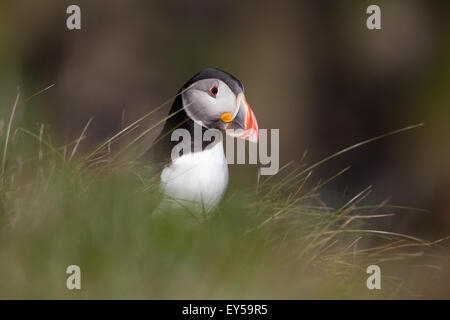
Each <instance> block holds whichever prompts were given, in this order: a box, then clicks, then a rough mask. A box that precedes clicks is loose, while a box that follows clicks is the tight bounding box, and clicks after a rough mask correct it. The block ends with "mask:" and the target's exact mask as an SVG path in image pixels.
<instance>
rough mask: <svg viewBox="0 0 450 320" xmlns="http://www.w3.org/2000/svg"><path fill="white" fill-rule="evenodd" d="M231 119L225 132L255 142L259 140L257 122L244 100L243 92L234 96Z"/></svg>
mask: <svg viewBox="0 0 450 320" xmlns="http://www.w3.org/2000/svg"><path fill="white" fill-rule="evenodd" d="M232 119H233V120H232V121H231V122H230V123H228V125H227V127H226V130H225V132H226V133H227V134H228V135H230V136H233V137H237V138H241V139H245V140H249V141H251V142H255V143H257V142H258V140H259V129H258V122H257V121H256V117H255V114H254V113H253V111H252V109H251V108H250V106H249V105H248V103H247V101H246V100H245V96H244V94H242V93H240V94H239V95H238V96H237V98H236V107H235V110H234V113H233V118H232Z"/></svg>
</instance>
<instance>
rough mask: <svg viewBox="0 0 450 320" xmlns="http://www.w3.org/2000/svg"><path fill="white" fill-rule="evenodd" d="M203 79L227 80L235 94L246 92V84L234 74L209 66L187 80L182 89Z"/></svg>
mask: <svg viewBox="0 0 450 320" xmlns="http://www.w3.org/2000/svg"><path fill="white" fill-rule="evenodd" d="M203 79H219V80H222V81H223V82H225V83H226V84H227V85H228V87H230V89H231V91H233V93H234V94H235V95H238V94H239V93H240V92H244V86H243V84H242V82H241V81H239V79H238V78H236V77H235V76H233V75H232V74H230V73H228V72H226V71H223V70H220V69H215V68H207V69H204V70H202V71H200V72H199V73H197V74H196V75H195V76H193V77H192V78H191V79H190V80H189V81H188V82H186V83H185V84H184V86H183V88H182V89H186V88H187V87H189V86H190V85H191V84H193V83H194V82H197V81H199V80H203Z"/></svg>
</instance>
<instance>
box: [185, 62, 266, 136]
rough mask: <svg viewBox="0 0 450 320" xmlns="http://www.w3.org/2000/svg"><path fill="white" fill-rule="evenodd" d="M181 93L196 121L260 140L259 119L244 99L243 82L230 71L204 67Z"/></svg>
mask: <svg viewBox="0 0 450 320" xmlns="http://www.w3.org/2000/svg"><path fill="white" fill-rule="evenodd" d="M181 97H182V100H183V106H184V108H185V111H186V113H187V115H188V116H189V117H190V118H191V119H192V120H193V121H194V122H196V123H201V124H202V125H203V126H204V127H206V128H208V129H219V130H225V132H226V134H228V135H230V136H233V137H238V138H242V139H246V140H249V141H252V142H258V139H259V130H258V123H257V122H256V118H255V114H254V113H253V111H252V109H250V106H249V105H248V103H247V101H246V100H245V96H244V86H243V85H242V83H241V82H240V81H239V80H238V79H236V78H235V77H233V76H232V75H231V74H229V73H227V72H225V71H222V70H218V69H212V68H210V69H205V70H203V71H201V72H199V73H198V74H196V75H195V76H194V77H193V78H192V79H191V80H189V81H188V82H187V83H186V84H185V85H184V86H183V88H182V94H181Z"/></svg>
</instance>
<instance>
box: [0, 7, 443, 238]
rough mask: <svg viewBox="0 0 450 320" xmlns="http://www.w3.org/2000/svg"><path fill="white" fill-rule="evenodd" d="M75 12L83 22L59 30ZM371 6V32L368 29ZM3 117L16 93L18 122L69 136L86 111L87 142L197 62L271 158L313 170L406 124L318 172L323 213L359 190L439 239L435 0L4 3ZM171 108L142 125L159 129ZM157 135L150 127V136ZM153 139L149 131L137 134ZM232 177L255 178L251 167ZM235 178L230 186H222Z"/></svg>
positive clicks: (173, 84)
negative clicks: (267, 144)
mask: <svg viewBox="0 0 450 320" xmlns="http://www.w3.org/2000/svg"><path fill="white" fill-rule="evenodd" d="M70 4H77V5H79V6H80V7H81V25H82V29H81V30H78V31H69V30H68V29H67V28H66V19H67V17H68V15H67V14H66V8H67V6H68V5H70ZM370 4H378V5H379V6H380V7H381V26H382V30H374V31H371V30H368V29H367V28H366V19H367V17H368V15H367V14H366V8H367V7H368V6H369V5H370ZM0 39H1V41H0V108H1V110H0V112H1V118H2V119H8V117H9V113H10V110H11V106H12V104H13V102H14V97H15V94H16V90H17V87H18V86H19V87H20V91H21V93H22V96H23V97H24V98H25V97H27V96H30V95H32V94H33V93H35V92H38V91H39V90H41V89H43V88H45V87H47V86H48V85H51V84H55V86H54V87H52V88H51V89H50V90H48V91H47V92H45V93H44V94H42V95H40V96H38V97H36V98H34V99H33V100H30V102H29V103H27V104H26V105H25V106H23V107H21V108H19V109H18V113H17V120H16V121H18V122H19V123H20V125H21V126H28V127H33V126H35V128H36V130H37V129H38V125H39V123H45V124H46V128H47V130H48V131H49V132H50V133H51V137H52V139H53V140H54V141H57V142H58V143H61V144H63V143H65V142H66V141H71V140H72V139H74V138H76V137H78V136H79V135H80V132H81V131H82V129H83V127H84V126H85V124H86V122H87V121H88V119H89V118H90V117H94V122H93V123H92V125H91V126H90V127H89V129H88V132H87V134H88V136H89V140H88V141H87V142H85V143H84V144H83V147H84V148H89V147H90V146H93V145H95V144H97V143H99V142H101V141H103V140H104V139H105V138H107V137H109V136H111V135H112V134H113V133H115V132H117V131H118V130H119V129H120V128H121V126H123V124H124V123H125V124H126V123H130V122H131V121H133V120H135V119H137V118H138V117H139V116H141V115H143V114H145V113H147V112H149V111H151V110H152V109H153V108H155V107H157V106H158V105H160V104H161V103H162V102H164V101H166V100H167V99H169V98H170V97H172V96H173V95H175V94H176V92H177V91H178V89H179V88H180V87H181V86H182V85H183V84H184V82H185V81H187V80H188V79H189V78H190V77H191V76H193V75H194V74H195V73H197V72H198V71H200V70H201V69H203V68H206V67H216V68H220V69H224V70H226V71H228V72H230V73H232V74H233V75H235V76H236V77H238V78H239V79H240V80H241V81H242V82H243V83H244V86H245V89H246V97H247V100H248V101H249V103H250V105H251V106H252V108H253V110H254V111H255V113H256V116H257V119H258V123H259V126H260V128H267V129H270V128H279V129H280V140H281V141H280V162H281V165H283V164H285V163H287V162H289V161H290V160H300V158H301V156H302V154H303V153H304V152H305V150H307V151H308V155H307V157H306V160H305V161H306V162H308V163H309V164H312V163H314V162H316V161H318V160H320V159H322V158H324V157H326V156H328V155H330V154H332V153H334V152H337V151H339V150H341V149H343V148H344V147H347V146H349V145H352V144H354V143H356V142H359V141H361V140H364V139H368V138H371V137H375V136H377V135H380V134H383V133H387V132H389V131H392V130H395V129H400V128H402V127H405V126H408V125H411V124H416V123H420V122H424V123H425V124H426V125H425V126H424V127H422V128H418V129H415V130H412V131H408V132H406V133H402V134H400V135H395V136H391V137H388V138H386V139H384V140H382V141H378V142H375V143H371V144H369V145H366V146H364V147H362V148H359V149H357V150H355V151H352V152H350V153H348V154H345V155H344V156H342V157H340V158H339V159H336V160H333V161H331V162H329V163H327V164H325V165H323V166H321V167H319V168H317V169H316V170H315V171H314V178H315V180H316V181H317V180H318V179H327V178H329V177H330V176H332V175H333V174H335V173H336V172H338V171H339V170H341V169H343V168H344V167H346V166H347V165H351V166H352V169H351V170H350V171H349V172H347V173H346V174H345V175H344V176H342V177H340V178H339V179H337V180H336V181H335V182H333V183H332V184H330V185H328V186H327V188H326V189H325V191H324V192H323V197H324V199H325V202H326V203H328V204H330V205H333V204H334V203H337V201H338V200H339V199H341V198H342V196H343V195H344V196H345V195H348V196H352V195H355V194H356V193H358V192H359V191H361V190H362V189H364V188H365V187H367V186H369V185H373V189H374V191H373V192H372V194H371V196H370V198H369V199H370V201H371V202H372V203H374V204H377V203H380V202H382V201H383V200H385V199H388V198H390V199H391V200H390V203H391V204H397V205H403V206H409V207H417V208H424V209H429V210H430V211H431V213H429V214H424V213H406V214H400V215H397V216H396V217H393V218H392V219H386V220H384V222H382V224H383V227H385V228H388V229H389V230H392V231H397V232H408V233H410V234H414V235H418V236H422V237H426V238H428V239H430V240H433V239H438V238H440V237H443V236H446V235H448V234H449V232H450V194H449V193H450V148H449V147H450V142H449V141H450V128H449V125H450V105H449V103H450V90H449V89H450V41H449V39H450V3H449V2H445V1H425V0H422V1H419V0H403V1H400V0H397V1H379V0H378V1H333V0H329V1H294V0H292V1H291V0H288V1H281V2H273V1H248V2H245V3H244V2H238V1H234V2H231V1H228V2H223V1H222V2H218V1H206V0H195V1H164V2H163V1H158V2H156V1H115V2H112V1H95V2H93V1H82V0H78V1H75V2H74V1H60V0H58V1H55V0H53V1H50V0H40V1H24V0H15V1H7V0H6V1H5V0H3V1H1V2H0ZM169 108H170V104H168V105H167V107H166V108H164V109H163V110H162V111H161V112H159V113H158V114H157V115H155V116H154V117H152V121H154V122H156V121H157V120H159V119H161V118H162V117H163V116H164V115H166V114H167V112H168V110H169ZM156 134H157V132H156V133H155V135H156ZM149 139H150V138H149ZM231 174H232V177H231V181H239V183H241V182H245V183H247V184H248V185H253V184H254V183H255V182H256V169H255V168H254V167H236V166H235V167H232V168H231ZM233 177H234V178H233Z"/></svg>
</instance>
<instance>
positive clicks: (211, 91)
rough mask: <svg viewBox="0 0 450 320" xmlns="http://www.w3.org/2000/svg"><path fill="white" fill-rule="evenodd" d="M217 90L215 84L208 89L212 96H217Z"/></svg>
mask: <svg viewBox="0 0 450 320" xmlns="http://www.w3.org/2000/svg"><path fill="white" fill-rule="evenodd" d="M218 92H219V89H217V87H216V86H213V87H212V88H211V89H209V93H211V94H212V95H213V96H214V97H215V96H217V93H218Z"/></svg>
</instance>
